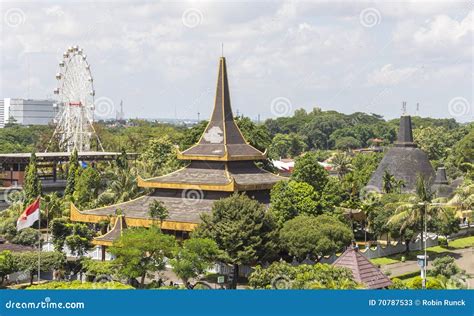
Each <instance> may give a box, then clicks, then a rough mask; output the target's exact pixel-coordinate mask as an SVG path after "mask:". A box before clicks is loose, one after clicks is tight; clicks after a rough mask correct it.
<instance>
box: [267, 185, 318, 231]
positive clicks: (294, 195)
mask: <svg viewBox="0 0 474 316" xmlns="http://www.w3.org/2000/svg"><path fill="white" fill-rule="evenodd" d="M317 200H318V195H317V193H316V192H315V191H314V188H313V187H312V186H311V185H309V184H308V183H306V182H297V181H294V180H290V181H280V182H278V183H277V184H275V185H274V186H273V188H272V190H271V193H270V212H271V214H272V215H273V216H274V217H275V220H276V221H277V223H278V224H279V225H282V224H283V223H284V222H286V221H288V220H290V219H292V218H294V217H296V216H298V215H303V214H305V215H318V214H320V213H321V212H322V211H321V209H320V204H319V203H318V202H317Z"/></svg>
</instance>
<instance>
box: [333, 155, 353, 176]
mask: <svg viewBox="0 0 474 316" xmlns="http://www.w3.org/2000/svg"><path fill="white" fill-rule="evenodd" d="M331 163H332V164H333V166H334V170H335V171H336V172H337V175H338V176H339V179H342V178H344V176H345V175H346V174H347V173H349V172H350V171H352V169H353V166H352V164H351V159H350V157H349V156H348V155H347V154H346V153H337V154H335V155H334V156H333V157H332V160H331Z"/></svg>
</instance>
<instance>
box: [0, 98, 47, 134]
mask: <svg viewBox="0 0 474 316" xmlns="http://www.w3.org/2000/svg"><path fill="white" fill-rule="evenodd" d="M53 104H54V101H53V100H32V99H11V98H5V99H1V100H0V128H2V127H5V124H6V123H8V122H9V121H10V120H12V121H13V122H15V123H16V124H20V125H48V124H49V123H51V122H52V121H53V119H54V117H55V115H56V110H55V108H54V107H53Z"/></svg>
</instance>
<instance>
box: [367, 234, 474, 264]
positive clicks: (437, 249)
mask: <svg viewBox="0 0 474 316" xmlns="http://www.w3.org/2000/svg"><path fill="white" fill-rule="evenodd" d="M468 247H474V236H470V237H464V238H459V239H456V240H453V241H451V242H449V245H448V247H444V246H434V247H429V248H427V249H426V251H427V252H429V253H431V254H432V255H433V256H436V255H437V254H442V253H449V252H451V251H453V250H456V249H463V248H468ZM419 254H422V251H419V250H418V251H410V253H409V254H408V255H406V254H404V253H398V254H396V255H391V256H388V257H380V258H375V259H370V261H371V262H372V263H373V264H375V265H381V266H384V265H388V264H394V263H397V262H401V258H402V256H405V258H406V260H414V259H416V256H417V255H419Z"/></svg>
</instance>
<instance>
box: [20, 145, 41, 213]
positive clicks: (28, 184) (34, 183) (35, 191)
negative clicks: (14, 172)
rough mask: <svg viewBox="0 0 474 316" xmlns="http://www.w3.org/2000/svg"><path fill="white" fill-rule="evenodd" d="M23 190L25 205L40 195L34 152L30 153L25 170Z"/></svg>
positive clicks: (39, 182)
mask: <svg viewBox="0 0 474 316" xmlns="http://www.w3.org/2000/svg"><path fill="white" fill-rule="evenodd" d="M23 192H24V193H25V204H26V205H27V204H29V203H31V202H32V201H33V200H35V199H37V198H38V197H39V196H40V195H41V181H40V179H39V177H38V167H37V162H36V154H35V153H31V157H30V162H29V164H28V166H27V167H26V170H25V181H24V183H23Z"/></svg>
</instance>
